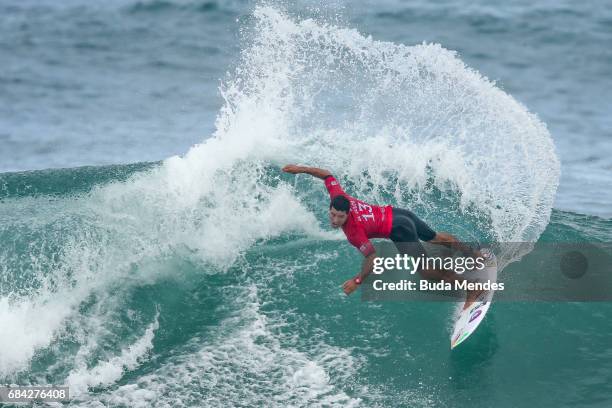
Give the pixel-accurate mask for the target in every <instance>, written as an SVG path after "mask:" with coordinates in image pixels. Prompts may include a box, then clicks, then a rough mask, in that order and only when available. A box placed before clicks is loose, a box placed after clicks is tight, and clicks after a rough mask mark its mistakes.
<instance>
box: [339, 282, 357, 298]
mask: <svg viewBox="0 0 612 408" xmlns="http://www.w3.org/2000/svg"><path fill="white" fill-rule="evenodd" d="M357 286H359V285H357V283H355V279H349V280H347V281H346V282H344V285H342V290H344V293H346V294H347V295H350V294H351V293H353V292H354V291H355V289H357Z"/></svg>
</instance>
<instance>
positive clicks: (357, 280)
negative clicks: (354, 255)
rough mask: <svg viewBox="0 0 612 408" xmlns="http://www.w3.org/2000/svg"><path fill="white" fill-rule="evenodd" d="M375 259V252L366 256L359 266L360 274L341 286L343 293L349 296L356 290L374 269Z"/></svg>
mask: <svg viewBox="0 0 612 408" xmlns="http://www.w3.org/2000/svg"><path fill="white" fill-rule="evenodd" d="M375 258H376V252H372V253H371V254H370V255H368V256H366V257H365V259H364V260H363V264H362V265H361V272H359V275H357V276H355V277H354V278H352V279H349V280H347V281H346V282H344V284H343V285H342V289H343V290H344V293H346V294H347V295H350V294H351V293H353V292H354V291H355V289H357V286H359V285H360V284H361V282H363V280H364V279H365V278H366V277H367V276H368V275H369V274H370V273H372V269H374V259H375Z"/></svg>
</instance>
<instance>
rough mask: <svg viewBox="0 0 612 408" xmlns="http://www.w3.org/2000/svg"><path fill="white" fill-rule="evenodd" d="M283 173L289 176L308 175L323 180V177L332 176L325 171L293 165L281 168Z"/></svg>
mask: <svg viewBox="0 0 612 408" xmlns="http://www.w3.org/2000/svg"><path fill="white" fill-rule="evenodd" d="M283 171H284V172H285V173H291V174H300V173H304V174H310V175H311V176H313V177H317V178H320V179H325V177H327V176H331V175H332V174H331V173H330V172H329V171H328V170H325V169H319V168H317V167H306V166H296V165H295V164H288V165H286V166H285V167H283Z"/></svg>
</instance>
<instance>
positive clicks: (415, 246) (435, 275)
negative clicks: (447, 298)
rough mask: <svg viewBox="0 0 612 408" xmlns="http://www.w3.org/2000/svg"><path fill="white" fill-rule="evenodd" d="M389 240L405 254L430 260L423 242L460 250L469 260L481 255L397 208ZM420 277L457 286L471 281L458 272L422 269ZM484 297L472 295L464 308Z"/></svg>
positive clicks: (414, 215)
mask: <svg viewBox="0 0 612 408" xmlns="http://www.w3.org/2000/svg"><path fill="white" fill-rule="evenodd" d="M389 238H390V239H391V240H392V241H393V243H394V244H395V246H396V247H397V249H398V251H399V252H400V253H401V254H408V255H410V256H412V257H419V256H424V257H427V252H426V251H425V248H423V245H422V244H421V243H420V242H419V240H422V241H426V242H430V243H432V244H439V245H444V246H447V247H450V248H456V249H458V250H460V251H461V252H463V253H464V254H466V255H467V256H478V255H479V254H478V252H477V251H475V250H474V249H472V248H471V247H470V246H468V245H466V244H464V243H462V242H461V241H459V240H458V239H457V238H455V237H454V236H453V235H451V234H448V233H446V232H435V231H434V230H433V229H432V228H431V227H430V226H429V225H427V223H426V222H425V221H423V220H421V219H420V218H419V217H418V216H417V215H416V214H414V213H413V212H412V211H409V210H406V209H403V208H396V207H393V224H392V228H391V235H390V236H389ZM419 274H420V275H421V276H422V277H423V278H425V279H428V280H434V281H446V282H450V283H454V282H456V281H460V282H462V281H465V280H467V279H466V278H465V277H463V276H462V275H460V274H458V273H456V272H455V271H452V270H447V269H437V268H431V267H430V268H427V267H425V268H423V267H421V268H420V269H419ZM481 293H482V291H468V293H467V295H466V303H465V306H464V307H469V306H470V305H471V304H472V303H473V302H474V301H475V300H476V299H477V298H478V296H479V295H480V294H481Z"/></svg>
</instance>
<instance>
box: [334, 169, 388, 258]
mask: <svg viewBox="0 0 612 408" xmlns="http://www.w3.org/2000/svg"><path fill="white" fill-rule="evenodd" d="M325 187H326V188H327V191H329V197H330V199H333V198H334V197H335V196H337V195H343V196H345V197H346V198H348V200H349V202H350V203H351V208H350V210H349V214H348V218H347V220H346V222H345V223H344V225H343V226H342V231H344V235H346V238H347V239H348V241H349V242H350V243H351V245H353V246H355V247H356V248H357V249H359V251H360V252H361V253H362V254H363V256H368V255H370V254H371V253H373V252H374V251H375V250H374V246H373V245H372V243H371V242H370V240H369V239H368V238H388V237H389V234H391V223H392V222H393V212H392V211H391V206H390V205H387V206H384V207H383V206H378V205H372V204H367V203H365V202H363V201H361V200H358V199H356V198H354V197H351V196H350V195H348V194H346V193H345V192H344V190H342V187H340V183H338V180H336V178H335V177H334V176H327V177H326V178H325Z"/></svg>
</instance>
